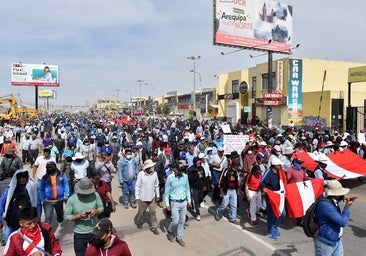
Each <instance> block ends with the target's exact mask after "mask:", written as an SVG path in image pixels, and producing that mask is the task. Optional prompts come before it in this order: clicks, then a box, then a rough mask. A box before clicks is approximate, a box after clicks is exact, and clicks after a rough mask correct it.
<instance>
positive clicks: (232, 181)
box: [215, 151, 240, 225]
mask: <svg viewBox="0 0 366 256" xmlns="http://www.w3.org/2000/svg"><path fill="white" fill-rule="evenodd" d="M230 160H231V164H229V166H228V167H227V168H226V169H224V170H223V171H222V173H221V176H220V180H219V188H220V195H221V196H222V201H221V203H220V205H219V206H218V207H217V209H216V214H215V220H217V221H219V220H220V219H221V218H222V214H223V213H224V211H225V209H226V207H227V206H228V205H229V204H230V214H229V222H230V223H232V224H235V225H239V224H240V223H239V221H238V220H237V219H236V214H237V203H238V202H237V200H238V195H239V188H240V178H239V170H240V155H239V153H238V152H237V151H232V152H231V154H230Z"/></svg>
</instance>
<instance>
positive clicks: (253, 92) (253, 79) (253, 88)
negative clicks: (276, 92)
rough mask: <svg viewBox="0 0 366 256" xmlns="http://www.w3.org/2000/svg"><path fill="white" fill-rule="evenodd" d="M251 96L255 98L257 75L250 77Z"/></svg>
mask: <svg viewBox="0 0 366 256" xmlns="http://www.w3.org/2000/svg"><path fill="white" fill-rule="evenodd" d="M252 98H253V99H256V98H257V77H256V76H254V77H252Z"/></svg>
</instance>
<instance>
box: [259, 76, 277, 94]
mask: <svg viewBox="0 0 366 256" xmlns="http://www.w3.org/2000/svg"><path fill="white" fill-rule="evenodd" d="M274 89H276V73H274V72H273V73H272V88H271V90H268V73H267V74H263V75H262V90H263V91H273V90H274Z"/></svg>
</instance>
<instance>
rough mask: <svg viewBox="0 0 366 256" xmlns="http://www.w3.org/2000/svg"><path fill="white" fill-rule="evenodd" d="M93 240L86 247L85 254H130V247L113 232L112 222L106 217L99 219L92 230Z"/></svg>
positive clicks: (116, 255)
mask: <svg viewBox="0 0 366 256" xmlns="http://www.w3.org/2000/svg"><path fill="white" fill-rule="evenodd" d="M92 234H93V240H92V242H91V243H90V244H89V245H88V247H87V248H86V252H85V255H87V256H100V255H114V256H131V255H132V254H131V252H130V249H129V248H128V245H127V243H126V242H125V241H122V240H121V239H120V238H119V237H118V235H117V234H116V233H114V232H113V224H112V222H111V221H110V220H109V219H108V218H103V219H100V220H99V221H98V222H97V224H96V225H95V228H94V230H93V233H92Z"/></svg>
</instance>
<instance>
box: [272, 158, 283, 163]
mask: <svg viewBox="0 0 366 256" xmlns="http://www.w3.org/2000/svg"><path fill="white" fill-rule="evenodd" d="M271 165H283V162H282V161H281V160H280V159H278V158H277V157H274V158H273V159H272V161H271Z"/></svg>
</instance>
